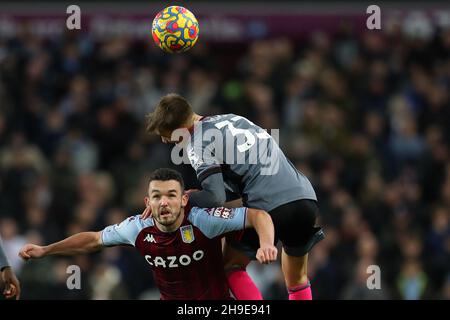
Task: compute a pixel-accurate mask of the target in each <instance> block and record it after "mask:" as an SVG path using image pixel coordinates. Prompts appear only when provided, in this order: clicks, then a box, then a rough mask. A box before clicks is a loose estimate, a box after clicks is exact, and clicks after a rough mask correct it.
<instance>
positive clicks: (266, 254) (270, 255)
mask: <svg viewBox="0 0 450 320" xmlns="http://www.w3.org/2000/svg"><path fill="white" fill-rule="evenodd" d="M277 255H278V249H277V247H275V246H273V245H267V246H262V247H260V248H259V249H258V251H257V252H256V259H258V261H259V262H260V263H262V264H269V263H272V262H274V261H276V260H277Z"/></svg>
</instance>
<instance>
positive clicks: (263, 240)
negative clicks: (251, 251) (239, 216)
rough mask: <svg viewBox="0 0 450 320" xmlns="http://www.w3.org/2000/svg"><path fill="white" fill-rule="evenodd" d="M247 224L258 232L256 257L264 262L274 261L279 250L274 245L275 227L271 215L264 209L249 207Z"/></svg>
mask: <svg viewBox="0 0 450 320" xmlns="http://www.w3.org/2000/svg"><path fill="white" fill-rule="evenodd" d="M245 226H246V227H253V228H255V231H256V233H258V236H259V249H258V251H257V252H256V259H258V261H259V262H260V263H264V264H268V263H271V262H274V261H275V260H276V259H277V254H278V250H277V248H276V247H275V246H274V241H275V240H274V238H275V229H274V226H273V222H272V218H271V217H270V215H269V214H268V213H267V212H266V211H264V210H257V209H250V208H249V209H248V210H247V218H246V221H245Z"/></svg>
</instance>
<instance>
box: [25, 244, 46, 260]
mask: <svg viewBox="0 0 450 320" xmlns="http://www.w3.org/2000/svg"><path fill="white" fill-rule="evenodd" d="M43 256H45V249H44V247H41V246H38V245H35V244H30V243H29V244H26V245H24V246H23V247H22V249H20V251H19V257H21V258H22V259H23V260H29V259H39V258H42V257H43Z"/></svg>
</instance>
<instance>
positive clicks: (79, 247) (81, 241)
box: [19, 232, 103, 260]
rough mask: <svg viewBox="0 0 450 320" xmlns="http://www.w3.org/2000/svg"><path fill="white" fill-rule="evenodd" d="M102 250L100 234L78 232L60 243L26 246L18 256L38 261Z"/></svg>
mask: <svg viewBox="0 0 450 320" xmlns="http://www.w3.org/2000/svg"><path fill="white" fill-rule="evenodd" d="M102 248H103V243H102V233H101V232H80V233H77V234H74V235H73V236H70V237H68V238H66V239H64V240H62V241H59V242H56V243H52V244H49V245H48V246H38V245H35V244H26V245H24V246H23V247H22V249H20V252H19V256H20V257H21V258H22V259H24V260H28V259H39V258H43V257H46V256H49V255H77V254H85V253H91V252H95V251H98V250H100V249H102Z"/></svg>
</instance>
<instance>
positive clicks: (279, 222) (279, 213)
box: [227, 199, 325, 260]
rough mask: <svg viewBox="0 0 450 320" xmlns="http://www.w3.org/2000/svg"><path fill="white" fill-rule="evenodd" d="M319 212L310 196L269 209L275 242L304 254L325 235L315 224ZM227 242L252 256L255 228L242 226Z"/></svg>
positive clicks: (255, 245)
mask: <svg viewBox="0 0 450 320" xmlns="http://www.w3.org/2000/svg"><path fill="white" fill-rule="evenodd" d="M318 213H319V208H318V207H317V202H316V201H314V200H309V199H302V200H296V201H293V202H289V203H286V204H283V205H281V206H279V207H277V208H275V209H273V210H272V211H270V212H269V214H270V216H271V217H272V221H273V224H274V226H275V244H277V243H278V241H281V243H282V245H283V248H284V250H285V251H286V253H287V254H288V255H290V256H295V257H301V256H304V255H305V254H306V253H308V252H309V251H310V250H311V249H312V247H313V246H314V245H315V244H316V243H318V242H319V241H321V240H322V239H324V238H325V234H324V233H323V230H322V228H320V227H316V226H315V224H316V218H317V215H318ZM227 244H229V245H230V246H231V247H233V248H235V249H237V250H240V251H243V252H244V253H245V254H246V255H247V256H248V257H249V258H250V259H252V260H254V259H255V256H256V251H257V250H258V248H259V238H258V235H257V233H256V231H255V230H254V229H245V230H244V231H242V232H239V233H233V234H230V235H229V236H228V237H227Z"/></svg>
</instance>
